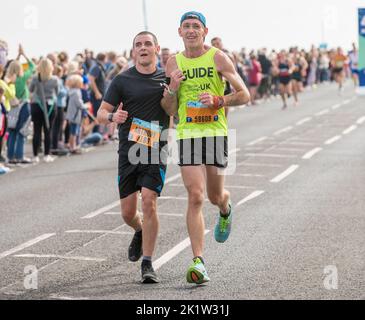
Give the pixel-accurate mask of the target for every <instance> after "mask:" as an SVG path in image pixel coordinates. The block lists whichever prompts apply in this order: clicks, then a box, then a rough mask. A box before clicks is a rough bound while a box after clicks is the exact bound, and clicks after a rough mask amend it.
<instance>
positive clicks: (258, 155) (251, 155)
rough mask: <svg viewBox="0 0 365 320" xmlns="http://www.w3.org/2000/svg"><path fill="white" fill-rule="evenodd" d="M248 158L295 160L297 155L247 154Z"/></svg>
mask: <svg viewBox="0 0 365 320" xmlns="http://www.w3.org/2000/svg"><path fill="white" fill-rule="evenodd" d="M245 156H247V157H266V158H287V159H294V158H296V157H297V156H295V155H285V154H275V153H246V154H245Z"/></svg>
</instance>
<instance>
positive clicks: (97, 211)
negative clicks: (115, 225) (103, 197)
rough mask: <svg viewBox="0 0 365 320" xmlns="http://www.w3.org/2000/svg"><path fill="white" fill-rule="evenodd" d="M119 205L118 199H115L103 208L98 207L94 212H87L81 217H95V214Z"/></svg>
mask: <svg viewBox="0 0 365 320" xmlns="http://www.w3.org/2000/svg"><path fill="white" fill-rule="evenodd" d="M117 206H120V201H115V202H113V203H112V204H109V205H107V206H105V207H103V208H100V209H98V210H96V211H94V212H91V213H89V214H87V215H86V216H84V217H82V218H81V219H92V218H95V217H96V216H98V215H100V214H103V213H105V212H107V211H109V210H111V209H114V208H115V207H117Z"/></svg>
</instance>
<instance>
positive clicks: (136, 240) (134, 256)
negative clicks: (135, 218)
mask: <svg viewBox="0 0 365 320" xmlns="http://www.w3.org/2000/svg"><path fill="white" fill-rule="evenodd" d="M142 251H143V250H142V231H139V232H136V233H135V234H134V237H133V239H132V242H131V244H130V245H129V248H128V259H129V261H132V262H137V261H138V260H139V259H140V258H141V257H142Z"/></svg>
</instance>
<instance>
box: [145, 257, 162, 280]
mask: <svg viewBox="0 0 365 320" xmlns="http://www.w3.org/2000/svg"><path fill="white" fill-rule="evenodd" d="M141 282H142V283H143V284H153V283H159V282H160V281H159V280H158V278H157V275H156V272H155V270H153V267H152V263H151V262H150V263H145V262H143V263H142V280H141Z"/></svg>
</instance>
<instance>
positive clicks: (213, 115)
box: [186, 101, 219, 124]
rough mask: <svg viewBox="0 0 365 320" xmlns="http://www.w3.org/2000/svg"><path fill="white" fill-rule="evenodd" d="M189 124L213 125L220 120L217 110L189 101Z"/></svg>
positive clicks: (187, 120)
mask: <svg viewBox="0 0 365 320" xmlns="http://www.w3.org/2000/svg"><path fill="white" fill-rule="evenodd" d="M186 110H187V117H186V122H187V123H201V124H203V123H212V122H217V121H218V120H219V116H218V115H217V111H216V110H212V109H211V108H209V107H207V106H206V105H204V104H202V103H201V102H199V101H189V102H188V105H187V109H186Z"/></svg>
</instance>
